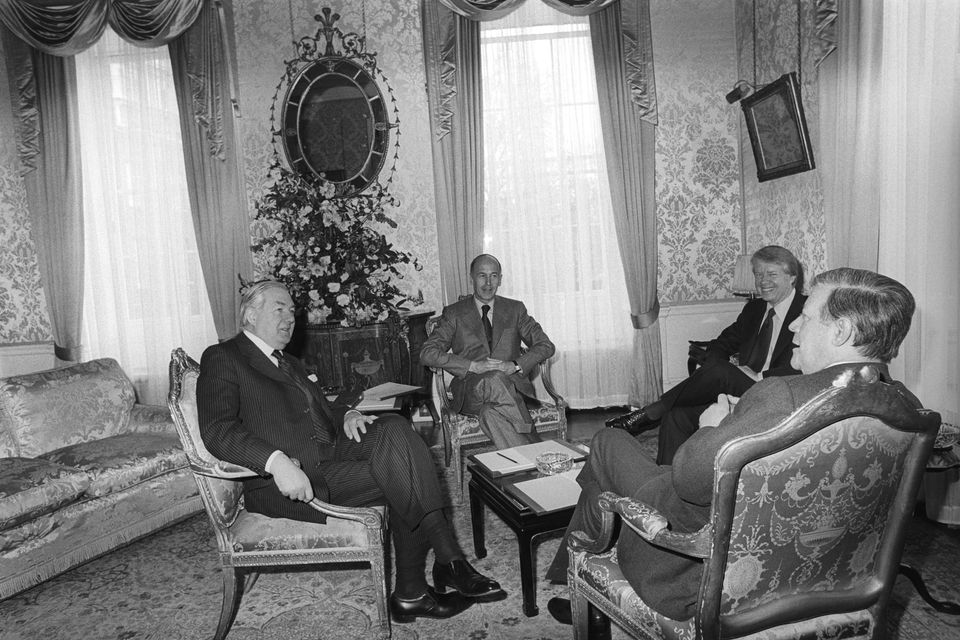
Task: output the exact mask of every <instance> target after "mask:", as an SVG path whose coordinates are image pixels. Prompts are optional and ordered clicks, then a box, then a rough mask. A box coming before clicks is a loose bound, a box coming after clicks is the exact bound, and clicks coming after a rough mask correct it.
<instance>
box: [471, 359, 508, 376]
mask: <svg viewBox="0 0 960 640" xmlns="http://www.w3.org/2000/svg"><path fill="white" fill-rule="evenodd" d="M515 368H516V367H514V366H513V363H512V362H506V361H504V360H496V359H494V358H486V359H484V360H474V361H473V362H471V363H470V373H487V372H488V371H502V372H503V373H507V374H510V373H513V371H514V369H515Z"/></svg>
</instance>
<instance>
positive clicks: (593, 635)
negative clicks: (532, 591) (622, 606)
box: [547, 598, 610, 640]
mask: <svg viewBox="0 0 960 640" xmlns="http://www.w3.org/2000/svg"><path fill="white" fill-rule="evenodd" d="M547 611H549V612H550V615H551V616H553V619H554V620H556V621H557V622H559V623H560V624H573V612H572V611H571V610H570V600H568V599H567V598H550V600H549V601H548V602H547ZM588 611H589V614H588V615H589V616H590V618H589V619H588V620H587V637H588V638H590V640H610V618H608V617H607V616H605V615H603V614H602V613H600V611H599V610H597V608H596V607H594V606H592V605H588Z"/></svg>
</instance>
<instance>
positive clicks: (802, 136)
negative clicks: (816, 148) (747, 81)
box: [740, 71, 815, 182]
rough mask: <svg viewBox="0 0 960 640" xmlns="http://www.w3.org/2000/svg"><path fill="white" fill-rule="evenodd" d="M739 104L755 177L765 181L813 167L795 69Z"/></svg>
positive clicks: (808, 135)
mask: <svg viewBox="0 0 960 640" xmlns="http://www.w3.org/2000/svg"><path fill="white" fill-rule="evenodd" d="M740 105H741V106H742V107H743V116H744V118H746V121H747V132H749V134H750V144H751V146H752V147H753V157H754V159H756V161H757V180H759V181H760V182H765V181H767V180H773V179H774V178H782V177H783V176H789V175H791V174H794V173H800V172H802V171H809V170H810V169H813V168H814V166H815V165H814V162H813V151H812V149H811V148H810V134H809V133H808V131H807V120H806V118H805V117H804V115H803V104H802V102H801V101H800V85H799V83H798V82H797V74H796V72H794V71H791V72H790V73H785V74H784V75H782V76H780V77H779V78H777V79H776V80H774V81H773V82H771V83H770V84H768V85H766V86H765V87H763V88H762V89H760V90H759V91H757V92H756V93H754V94H752V95H750V96H747V97H746V98H744V99H743V100H741V101H740Z"/></svg>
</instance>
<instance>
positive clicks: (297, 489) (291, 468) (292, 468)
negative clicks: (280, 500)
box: [267, 453, 313, 502]
mask: <svg viewBox="0 0 960 640" xmlns="http://www.w3.org/2000/svg"><path fill="white" fill-rule="evenodd" d="M267 471H268V472H269V473H270V474H271V475H272V476H273V481H274V483H276V485H277V489H279V490H280V493H282V494H283V495H285V496H286V497H288V498H290V499H291V500H300V501H301V502H310V501H311V500H313V485H311V484H310V478H308V477H307V474H305V473H304V472H303V471H302V470H301V469H300V464H299V463H298V462H296V461H295V460H291V459H290V458H289V457H287V455H286V454H285V453H280V454H279V455H277V457H275V458H274V459H273V460H272V461H271V463H270V468H269V469H267Z"/></svg>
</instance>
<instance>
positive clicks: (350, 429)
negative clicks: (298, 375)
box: [267, 411, 377, 502]
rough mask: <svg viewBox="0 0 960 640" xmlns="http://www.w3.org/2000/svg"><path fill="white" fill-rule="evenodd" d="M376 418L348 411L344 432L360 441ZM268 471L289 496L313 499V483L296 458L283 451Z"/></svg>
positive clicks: (345, 417) (344, 421)
mask: <svg viewBox="0 0 960 640" xmlns="http://www.w3.org/2000/svg"><path fill="white" fill-rule="evenodd" d="M376 419H377V418H376V416H365V415H363V414H362V413H360V412H359V411H348V412H347V414H346V415H345V416H344V417H343V432H344V433H345V434H346V436H347V437H348V438H350V439H351V440H356V441H357V442H360V436H361V435H362V434H365V433H366V432H367V425H368V424H370V423H371V422H373V421H374V420H376ZM267 471H268V472H269V473H270V474H271V475H272V476H273V481H274V483H276V485H277V489H279V490H280V493H282V494H283V495H284V496H286V497H287V498H290V499H291V500H299V501H301V502H310V501H311V500H313V485H312V484H311V483H310V478H308V477H307V474H306V473H304V472H303V469H301V468H300V461H299V460H297V459H296V458H291V457H289V456H288V455H287V454H285V453H283V452H282V451H281V452H280V453H279V454H278V455H277V456H276V457H275V458H274V459H273V460H272V461H271V463H270V469H268V470H267Z"/></svg>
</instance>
